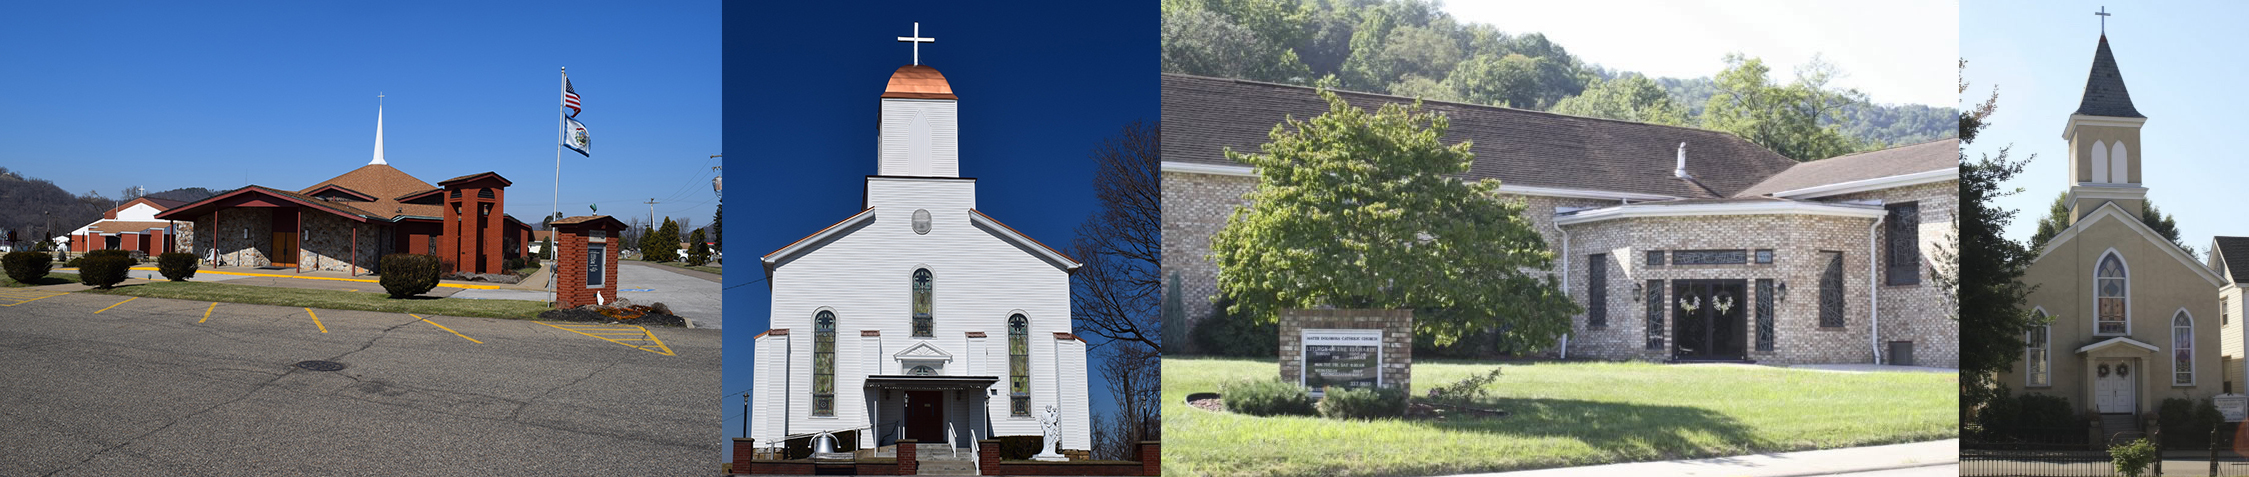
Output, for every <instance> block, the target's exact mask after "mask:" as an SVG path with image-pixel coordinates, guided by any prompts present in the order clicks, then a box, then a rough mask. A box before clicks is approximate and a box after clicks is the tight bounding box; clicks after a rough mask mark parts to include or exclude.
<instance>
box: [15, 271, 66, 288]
mask: <svg viewBox="0 0 2249 477" xmlns="http://www.w3.org/2000/svg"><path fill="white" fill-rule="evenodd" d="M64 283H78V274H76V273H62V272H47V276H45V277H41V278H40V279H39V283H24V282H19V281H16V279H13V278H8V276H7V275H0V287H5V288H13V287H28V286H38V285H61V284H64Z"/></svg>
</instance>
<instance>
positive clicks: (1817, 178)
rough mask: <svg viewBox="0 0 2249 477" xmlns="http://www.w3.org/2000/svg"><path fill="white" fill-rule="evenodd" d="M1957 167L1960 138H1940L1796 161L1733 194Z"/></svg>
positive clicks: (1958, 163) (1767, 192)
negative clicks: (1819, 158)
mask: <svg viewBox="0 0 2249 477" xmlns="http://www.w3.org/2000/svg"><path fill="white" fill-rule="evenodd" d="M1689 160H1690V161H1691V160H1692V159H1689ZM1956 167H1960V139H1958V138H1952V139H1939V140H1935V141H1929V142H1924V143H1920V144H1914V145H1910V146H1898V147H1893V148H1889V149H1883V150H1880V151H1872V152H1862V153H1858V154H1851V155H1847V156H1836V157H1832V158H1827V159H1821V160H1817V161H1811V162H1806V163H1802V164H1797V165H1796V166H1795V167H1790V168H1788V170H1786V171H1781V173H1779V174H1774V175H1773V177H1771V178H1768V179H1765V181H1764V182H1759V183H1757V185H1754V186H1750V187H1749V188H1748V189H1744V190H1742V191H1741V192H1740V193H1736V194H1734V195H1735V196H1736V197H1741V196H1754V195H1766V194H1772V193H1775V192H1783V191H1790V190H1796V189H1802V188H1806V187H1816V186H1823V185H1828V184H1840V183H1844V182H1851V181H1860V180H1867V179H1878V178H1883V177H1891V176H1901V175H1906V174H1912V173H1917V172H1928V171H1934V170H1939V169H1951V168H1956Z"/></svg>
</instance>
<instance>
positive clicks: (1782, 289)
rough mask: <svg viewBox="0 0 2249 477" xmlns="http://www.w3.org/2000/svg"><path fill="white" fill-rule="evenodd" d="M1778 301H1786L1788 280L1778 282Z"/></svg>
mask: <svg viewBox="0 0 2249 477" xmlns="http://www.w3.org/2000/svg"><path fill="white" fill-rule="evenodd" d="M1780 301H1788V281H1787V280H1781V282H1780Z"/></svg>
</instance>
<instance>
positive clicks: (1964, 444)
mask: <svg viewBox="0 0 2249 477" xmlns="http://www.w3.org/2000/svg"><path fill="white" fill-rule="evenodd" d="M2150 430H2151V431H2158V432H2155V433H2154V435H2153V436H2149V441H2150V442H2159V443H2160V442H2169V443H2171V444H2170V445H2163V444H2158V445H2157V449H2158V452H2159V453H2160V454H2161V455H2162V458H2161V459H2158V460H2157V463H2156V464H2155V465H2154V466H2151V467H2150V468H2148V469H2146V470H2145V472H2144V473H2143V474H2142V475H2148V476H2158V475H2161V476H2213V477H2216V476H2243V477H2249V445H2245V444H2249V440H2244V439H2241V438H2240V435H2241V434H2242V433H2243V432H2245V431H2244V430H2242V429H2239V428H2238V427H2237V425H2236V424H2225V425H2221V426H2219V428H2218V429H2217V432H2212V433H2209V434H2207V436H2208V437H2206V438H2199V439H2187V438H2185V436H2168V438H2166V436H2163V435H2162V433H2161V432H2160V430H2157V429H2150ZM2016 434H2017V436H2023V437H1999V438H1978V437H1974V436H1967V437H1963V438H1962V440H1961V443H1960V475H1963V476H1978V477H1997V476H2006V477H2106V476H2117V475H2123V474H2122V473H2119V472H2116V468H2115V466H2114V465H2113V464H2111V463H2110V461H2109V454H2108V450H2107V447H2108V445H2109V444H2112V443H2113V444H2121V443H2122V442H2111V441H2118V440H2119V439H2115V438H2114V436H2104V437H2102V438H2100V440H2101V442H2098V443H2096V442H2093V439H2095V437H2094V436H2093V435H2092V433H2090V432H2087V431H2086V430H2085V429H2083V428H2078V429H2050V430H2048V429H2024V430H2022V432H2018V433H2016ZM2186 442H2192V443H2193V445H2185V444H2182V443H2186ZM2237 443H2241V444H2237Z"/></svg>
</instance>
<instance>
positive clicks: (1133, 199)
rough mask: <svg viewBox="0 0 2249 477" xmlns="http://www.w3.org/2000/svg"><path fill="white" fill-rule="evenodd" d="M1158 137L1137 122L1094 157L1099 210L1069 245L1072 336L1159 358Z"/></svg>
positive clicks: (1097, 150)
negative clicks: (1074, 263)
mask: <svg viewBox="0 0 2249 477" xmlns="http://www.w3.org/2000/svg"><path fill="white" fill-rule="evenodd" d="M1157 135H1158V130H1157V127H1156V125H1155V124H1150V123H1146V122H1134V123H1132V124H1130V125H1126V126H1125V128H1124V131H1123V132H1121V133H1119V134H1118V136H1117V137H1114V138H1111V139H1109V140H1105V141H1102V143H1101V145H1100V146H1099V147H1097V148H1095V149H1094V150H1093V160H1094V163H1095V165H1094V176H1093V191H1094V197H1095V198H1096V199H1097V200H1099V201H1100V203H1101V209H1100V210H1098V211H1095V212H1094V213H1093V215H1092V216H1090V217H1087V218H1086V221H1085V223H1083V224H1080V225H1078V230H1077V232H1078V237H1077V238H1076V239H1075V240H1073V241H1072V242H1071V245H1072V249H1073V250H1074V251H1075V253H1076V255H1077V257H1076V258H1077V259H1078V260H1079V261H1080V262H1081V263H1083V264H1084V265H1083V266H1081V267H1079V268H1078V271H1077V273H1076V280H1075V282H1076V283H1075V286H1072V287H1071V288H1070V308H1071V310H1070V311H1071V313H1070V318H1071V319H1072V320H1073V321H1075V322H1077V329H1078V330H1081V331H1084V332H1089V333H1092V334H1094V335H1097V336H1100V337H1103V338H1108V340H1106V341H1104V342H1103V343H1102V345H1107V344H1111V343H1132V344H1135V345H1138V346H1145V347H1147V348H1148V350H1147V351H1148V352H1150V353H1151V354H1158V355H1160V354H1162V351H1163V344H1164V343H1163V336H1162V335H1163V333H1162V327H1163V324H1162V321H1161V320H1162V318H1161V316H1160V313H1159V310H1158V307H1159V305H1160V302H1161V301H1162V299H1163V279H1162V276H1161V272H1160V269H1161V267H1162V263H1161V260H1162V258H1163V252H1162V241H1161V239H1162V237H1163V213H1162V212H1163V208H1162V205H1161V202H1162V186H1161V185H1160V184H1159V181H1160V176H1159V173H1158V168H1159V164H1158V161H1159V160H1160V157H1161V154H1160V153H1159V152H1158V149H1157V145H1158V142H1159V141H1158V137H1157Z"/></svg>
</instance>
